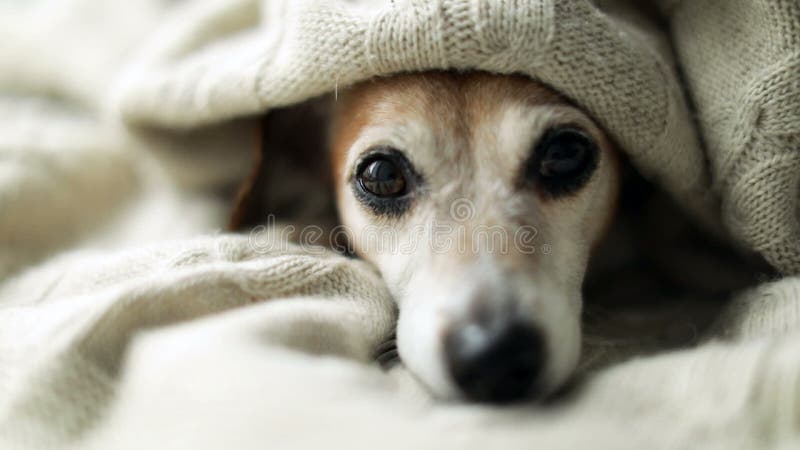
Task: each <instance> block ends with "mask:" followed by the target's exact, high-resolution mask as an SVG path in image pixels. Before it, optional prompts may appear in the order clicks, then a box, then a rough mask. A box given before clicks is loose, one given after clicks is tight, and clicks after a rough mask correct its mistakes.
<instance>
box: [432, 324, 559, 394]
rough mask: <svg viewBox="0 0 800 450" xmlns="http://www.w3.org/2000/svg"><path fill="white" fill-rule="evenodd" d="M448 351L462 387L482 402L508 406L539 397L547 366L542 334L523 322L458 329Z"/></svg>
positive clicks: (451, 336) (453, 372)
mask: <svg viewBox="0 0 800 450" xmlns="http://www.w3.org/2000/svg"><path fill="white" fill-rule="evenodd" d="M445 352H446V354H447V360H448V364H449V367H450V373H451V375H452V376H453V379H454V380H455V382H456V384H457V385H458V387H459V388H460V389H461V391H462V392H463V393H464V395H465V396H466V397H467V398H469V399H471V400H475V401H480V402H491V403H508V402H512V401H515V400H522V399H525V398H527V397H529V396H531V395H533V394H535V392H536V388H537V387H538V386H537V385H538V382H539V381H540V380H539V376H540V374H541V372H542V369H543V368H544V365H545V350H544V343H543V339H542V336H541V333H539V331H538V330H537V329H536V328H535V327H534V326H533V325H530V324H527V323H523V322H519V321H509V322H505V323H503V324H502V325H499V326H498V324H494V326H492V327H491V328H487V327H486V326H482V325H479V324H468V325H464V326H460V327H457V328H454V329H453V330H452V332H451V333H449V334H448V336H447V338H446V341H445Z"/></svg>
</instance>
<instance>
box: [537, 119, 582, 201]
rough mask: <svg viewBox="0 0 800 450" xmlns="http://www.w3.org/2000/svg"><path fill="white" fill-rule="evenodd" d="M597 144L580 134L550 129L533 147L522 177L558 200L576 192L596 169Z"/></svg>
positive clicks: (580, 131) (577, 130) (573, 129)
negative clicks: (559, 197) (562, 196)
mask: <svg viewBox="0 0 800 450" xmlns="http://www.w3.org/2000/svg"><path fill="white" fill-rule="evenodd" d="M597 153H598V150H597V145H596V144H595V143H594V141H593V140H592V138H591V137H589V135H588V134H586V133H585V132H584V131H582V130H580V129H578V128H573V127H564V128H554V129H551V130H549V131H547V132H546V133H545V135H544V136H543V137H542V139H541V140H540V141H539V142H538V143H537V144H536V148H535V150H534V154H533V157H532V159H531V161H530V162H529V164H528V166H527V169H526V174H525V178H526V179H528V180H530V181H532V182H534V183H535V184H536V185H537V186H538V187H539V188H541V189H542V190H543V191H544V192H546V193H547V194H549V195H551V196H553V197H558V196H560V195H566V194H570V193H572V192H575V191H577V190H578V189H580V188H581V187H583V185H584V184H585V183H586V182H587V181H588V180H589V178H591V175H592V173H593V172H594V169H595V168H596V167H597V157H598V155H597Z"/></svg>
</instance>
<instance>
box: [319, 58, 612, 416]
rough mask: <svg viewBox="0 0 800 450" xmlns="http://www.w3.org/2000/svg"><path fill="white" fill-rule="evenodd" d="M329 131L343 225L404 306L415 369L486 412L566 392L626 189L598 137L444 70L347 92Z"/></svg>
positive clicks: (521, 90)
mask: <svg viewBox="0 0 800 450" xmlns="http://www.w3.org/2000/svg"><path fill="white" fill-rule="evenodd" d="M328 130H329V133H328V139H327V145H328V147H329V150H330V159H329V162H328V163H327V166H328V170H329V179H330V182H331V183H332V186H333V193H334V196H335V203H336V210H337V212H338V217H339V222H340V223H341V224H342V225H343V226H344V227H345V228H346V229H347V230H348V240H349V241H350V242H349V244H350V245H351V246H352V250H353V251H354V253H355V254H356V255H357V256H358V257H360V258H362V259H364V260H366V261H369V262H370V263H372V264H374V266H375V267H377V269H378V270H379V271H380V273H381V274H382V276H383V278H384V279H385V281H386V283H387V285H388V287H389V290H390V292H391V293H392V295H393V296H394V297H395V299H396V302H397V305H398V309H399V319H398V324H397V350H398V352H399V355H400V359H401V360H402V361H403V363H404V364H405V365H406V367H407V368H408V369H409V370H410V372H411V373H412V374H413V375H414V376H415V377H417V378H418V379H419V380H421V381H422V382H423V384H424V385H426V386H427V387H428V388H429V389H430V390H431V391H432V392H433V393H434V394H435V395H437V396H438V397H441V398H464V399H467V400H471V401H477V402H488V403H507V402H513V401H521V400H526V399H541V398H544V397H546V396H547V395H549V394H551V393H553V392H554V391H556V390H557V389H558V388H559V387H561V386H562V385H563V384H564V383H565V382H566V381H567V380H568V379H569V378H570V376H571V374H572V373H573V372H574V370H575V367H576V365H577V362H578V359H579V356H580V350H581V320H580V319H581V310H582V293H581V286H582V281H583V278H584V274H585V271H586V268H587V263H588V260H589V257H590V255H591V253H592V250H593V248H595V246H596V245H597V244H598V242H599V241H600V240H601V238H602V237H603V235H604V233H605V231H606V230H607V228H608V227H609V224H610V222H611V220H612V217H613V216H614V212H615V208H616V198H617V196H618V192H619V188H620V167H619V158H618V154H617V150H616V149H615V146H614V145H613V143H612V140H611V139H610V138H609V136H607V134H606V133H605V131H604V130H603V129H602V127H601V126H599V125H598V123H597V122H596V121H595V120H594V119H593V118H592V117H591V116H590V115H589V114H587V113H586V112H585V111H583V110H582V109H581V108H580V107H578V106H576V105H575V104H573V103H572V102H570V101H569V100H568V99H566V98H565V97H563V96H561V95H559V94H558V93H557V92H556V91H554V90H553V89H551V88H550V87H548V86H546V85H545V84H543V83H541V82H539V81H536V80H534V79H531V78H528V77H526V76H523V75H499V74H491V73H486V72H446V71H445V72H421V73H406V74H398V75H394V76H388V77H379V78H375V79H371V80H368V81H364V82H360V83H357V84H355V85H353V86H350V87H348V88H345V89H340V90H339V91H338V92H337V94H336V98H335V100H334V101H333V106H332V109H331V111H330V117H329V122H328ZM437 232H438V233H437ZM520 235H524V238H523V239H520Z"/></svg>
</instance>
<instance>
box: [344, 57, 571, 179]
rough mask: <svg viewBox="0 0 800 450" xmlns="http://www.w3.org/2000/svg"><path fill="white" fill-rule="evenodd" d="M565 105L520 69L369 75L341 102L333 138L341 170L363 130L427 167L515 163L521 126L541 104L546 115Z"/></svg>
mask: <svg viewBox="0 0 800 450" xmlns="http://www.w3.org/2000/svg"><path fill="white" fill-rule="evenodd" d="M564 105H566V101H565V100H564V99H563V98H562V97H560V96H559V95H558V94H556V93H555V92H554V91H552V90H550V89H549V88H547V87H545V86H544V85H542V84H541V83H538V82H536V81H533V80H531V79H529V78H526V77H522V76H515V75H505V76H498V75H491V74H486V73H474V74H454V73H446V72H442V73H427V74H408V75H399V76H393V77H389V78H379V79H375V80H371V81H367V82H364V83H361V84H358V85H356V86H354V87H353V88H351V89H349V90H348V92H346V93H345V95H343V96H342V98H341V99H340V101H339V102H337V109H336V111H337V114H335V116H334V117H335V121H334V125H333V131H334V132H333V133H332V137H333V142H332V143H331V145H332V148H333V153H334V157H333V159H334V161H335V165H336V171H337V172H338V173H342V172H343V171H344V170H345V167H344V166H345V164H346V161H348V156H350V157H351V158H349V159H352V156H353V155H348V150H349V149H350V148H351V147H353V144H354V143H355V142H357V141H358V140H359V139H360V138H361V139H364V140H370V139H373V140H376V141H380V140H382V139H383V140H389V141H391V143H393V144H395V145H399V146H401V147H403V148H400V150H402V151H404V152H405V153H406V154H407V155H408V156H409V157H410V158H411V159H412V161H413V162H414V163H415V164H417V165H418V166H419V168H420V170H422V171H426V172H434V173H442V174H446V173H447V172H449V170H448V169H452V170H459V171H465V170H466V171H469V169H471V168H472V169H479V168H481V167H494V168H496V169H511V166H513V165H515V164H516V162H515V158H509V153H512V154H513V153H515V152H517V153H518V152H519V151H522V150H521V149H519V148H518V147H519V146H520V145H522V144H521V142H523V141H526V140H529V139H528V138H529V132H530V131H531V130H528V129H518V128H517V127H525V126H526V125H531V123H530V121H531V120H535V119H536V115H537V114H535V112H539V113H541V115H546V114H547V113H548V112H549V110H550V109H551V108H544V107H545V106H548V107H549V106H552V107H557V106H564ZM532 112H534V113H533V114H532ZM528 128H530V127H528ZM376 143H378V142H376ZM382 143H384V144H386V143H389V142H382ZM493 159H497V162H498V163H499V165H498V164H491V163H492V160H493ZM487 163H489V164H487ZM503 166H509V167H503Z"/></svg>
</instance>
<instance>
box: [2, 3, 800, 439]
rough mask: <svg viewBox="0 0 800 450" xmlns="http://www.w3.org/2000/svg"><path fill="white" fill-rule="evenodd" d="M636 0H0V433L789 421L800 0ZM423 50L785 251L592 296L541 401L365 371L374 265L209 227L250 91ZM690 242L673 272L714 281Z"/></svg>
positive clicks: (38, 435) (743, 240)
mask: <svg viewBox="0 0 800 450" xmlns="http://www.w3.org/2000/svg"><path fill="white" fill-rule="evenodd" d="M643 3H644V2H624V1H619V0H618V1H599V0H598V1H593V2H590V1H587V0H563V1H561V0H559V1H555V0H496V1H494V0H492V1H468V0H438V1H422V0H396V1H382V0H359V1H345V0H336V1H322V0H291V1H290V0H262V1H256V0H231V1H227V2H218V1H214V0H208V1H205V0H184V1H183V2H173V1H168V0H138V1H136V2H125V1H122V0H52V1H49V2H10V3H9V2H4V3H0V42H1V43H2V44H0V119H2V120H0V448H3V449H5V448H9V449H17V448H20V449H28V448H43V449H50V448H80V449H84V448H88V449H95V448H96V449H109V448H122V449H124V448H131V449H133V448H136V449H138V448H176V449H216V448H242V449H247V448H253V449H256V448H265V447H267V448H312V447H314V448H316V447H320V446H335V447H341V448H398V449H399V448H403V449H405V448H416V447H419V448H454V449H455V448H458V449H461V448H476V449H477V448H481V449H485V448H511V449H513V448H532V447H542V448H582V447H589V446H591V447H593V448H599V449H604V448H609V449H624V448H632V449H633V448H635V449H641V448H665V449H667V448H719V449H726V450H727V449H734V448H743V449H744V448H794V447H795V446H797V445H800V429H799V426H798V424H800V352H798V351H797V349H798V348H800V278H798V277H797V275H798V272H800V225H798V209H799V208H798V204H797V202H798V180H800V153H798V152H797V151H796V150H797V147H798V146H799V145H800V128H798V127H799V126H800V76H798V75H797V74H798V73H800V7H798V6H797V5H798V4H797V2H795V1H794V0H692V1H688V0H687V1H675V0H663V1H653V5H652V8H651V7H647V8H639V7H640V6H642V4H643ZM431 69H479V70H487V71H492V72H499V73H524V74H528V75H530V76H532V77H535V78H537V79H539V80H542V81H543V82H545V83H547V84H549V85H551V86H552V87H554V88H555V89H557V90H558V91H560V92H562V93H563V94H564V95H566V96H568V97H569V98H570V99H572V100H573V101H574V102H575V103H576V104H578V105H580V106H581V107H583V108H584V109H585V110H587V111H588V112H590V113H591V114H592V115H593V116H594V117H595V118H596V119H597V120H598V122H599V123H601V124H602V125H603V126H604V127H605V128H606V129H607V130H608V132H609V133H610V134H611V135H612V136H613V138H614V140H615V141H616V142H617V143H618V144H619V146H620V148H622V149H623V150H624V151H625V152H626V153H627V155H628V157H629V159H630V160H631V162H632V163H633V165H634V166H635V167H636V169H638V170H639V171H640V172H641V173H642V174H643V175H644V176H645V177H646V178H648V179H649V180H651V181H652V182H653V183H655V184H657V185H659V186H661V188H663V189H664V190H665V191H666V192H667V193H668V194H669V195H670V196H671V198H672V199H673V200H674V201H676V202H677V203H678V204H679V205H680V206H681V208H682V209H683V211H684V212H685V213H686V214H688V215H689V216H690V217H692V219H693V220H694V221H696V222H697V223H699V224H700V226H701V227H702V229H703V232H704V233H706V235H707V236H709V237H710V238H713V239H714V240H715V241H719V242H724V243H725V245H727V246H729V247H732V248H735V249H737V250H736V251H745V252H748V251H752V252H755V253H758V254H759V255H761V256H762V257H763V258H764V259H765V260H766V261H767V262H768V263H769V264H771V265H772V267H773V268H774V270H775V272H774V273H775V274H780V275H775V276H774V277H773V278H770V279H763V280H761V284H760V285H752V286H749V287H746V288H743V289H739V290H737V291H736V292H732V293H728V292H725V293H723V294H720V293H709V292H711V291H712V290H710V289H705V290H704V289H700V288H698V290H697V292H694V293H690V295H688V296H685V295H682V296H681V297H680V298H678V297H674V298H669V299H668V301H667V302H663V301H660V302H658V304H656V303H655V302H654V301H653V300H654V299H655V298H656V297H658V298H662V297H670V296H671V295H673V294H672V292H671V291H670V292H666V291H663V290H661V291H659V289H658V287H656V288H655V289H652V290H650V291H648V292H649V294H647V295H645V296H644V297H643V298H642V299H641V302H640V305H638V306H637V307H638V308H639V309H637V311H639V312H641V311H646V317H658V321H659V323H660V324H662V325H660V326H659V327H655V326H651V325H650V324H651V322H646V321H644V322H643V320H642V317H643V316H641V315H637V316H636V317H635V318H633V319H632V318H631V317H630V315H628V313H629V310H623V309H614V308H610V309H608V310H605V311H603V314H601V315H593V316H591V317H588V316H587V322H592V323H595V324H596V323H597V322H601V325H604V326H601V327H599V328H600V329H599V330H590V331H593V333H590V334H589V335H588V336H587V338H586V345H585V347H586V350H585V353H586V354H585V356H584V359H585V360H584V363H583V365H582V367H583V369H582V372H581V373H582V376H581V378H579V380H578V383H577V384H576V386H574V387H573V388H572V389H571V390H569V391H567V392H566V393H565V394H564V395H563V396H561V397H560V398H557V399H554V400H553V401H552V402H551V403H550V404H545V405H518V406H514V407H508V408H490V407H485V406H480V405H468V404H459V403H441V402H438V401H436V400H434V399H431V398H430V397H429V396H428V394H427V393H426V391H425V390H424V389H423V388H422V387H421V386H420V385H419V384H418V383H417V381H416V380H415V379H414V377H413V376H412V375H411V374H408V373H407V372H406V371H405V369H404V368H403V367H402V366H397V367H395V368H393V369H391V370H389V371H383V370H382V369H381V368H379V367H378V366H377V364H375V363H374V359H375V355H374V352H375V349H376V347H378V346H379V345H380V344H381V342H383V341H384V340H385V339H387V338H388V337H389V336H390V335H391V333H392V331H393V327H394V320H395V318H396V314H397V312H396V310H395V306H394V304H393V302H392V299H391V296H390V295H389V293H388V291H387V290H386V288H385V286H384V285H383V283H382V281H381V279H380V276H379V275H378V274H377V272H376V271H375V269H374V268H372V267H370V266H369V265H367V264H365V263H363V262H360V261H358V260H354V259H350V258H346V257H343V256H340V255H337V254H334V253H332V252H330V251H327V250H324V249H321V248H316V247H314V248H310V247H308V246H298V245H293V244H289V243H287V242H284V241H283V240H281V239H279V236H280V232H279V231H280V230H279V228H278V227H279V226H278V225H274V228H269V229H266V228H260V229H257V230H253V231H252V232H250V233H242V234H229V233H224V232H221V230H222V229H223V228H224V224H225V222H226V220H227V216H228V215H229V213H230V206H231V196H230V190H231V189H232V187H233V186H235V185H236V184H238V183H239V182H240V181H241V180H242V179H243V178H244V177H245V175H246V173H247V172H248V170H249V168H250V166H251V164H252V161H251V159H250V154H251V152H252V150H253V148H255V147H256V145H257V143H256V137H257V132H256V129H257V127H258V119H257V116H259V115H261V114H263V113H264V112H265V111H268V110H275V109H276V108H281V107H286V106H291V105H294V104H297V103H299V102H303V101H305V100H308V99H311V98H313V97H316V96H318V95H323V94H332V95H335V92H336V91H337V89H338V88H339V86H345V85H348V84H350V83H352V82H355V81H359V80H363V79H366V78H369V77H372V76H377V75H388V74H392V73H397V72H401V71H414V70H431ZM690 111H692V112H694V113H691V112H690ZM276 164H277V163H276ZM279 181H280V180H279ZM285 183H286V184H287V185H288V184H289V183H288V181H286V182H285ZM287 189H288V187H287ZM265 213H266V212H265ZM668 216H669V215H668ZM670 219H671V217H670ZM668 226H671V225H668ZM692 248H694V247H692ZM701 256H702V255H699V254H697V253H696V252H692V251H688V252H684V253H682V254H681V255H680V258H679V261H678V269H679V270H678V274H677V276H678V277H683V278H692V277H695V278H697V277H698V274H702V276H701V277H700V279H699V282H698V283H696V284H697V285H698V286H700V287H706V288H708V285H710V284H712V282H711V281H710V280H711V278H710V277H709V278H706V277H705V274H706V273H707V272H706V271H705V270H707V269H709V268H713V269H717V268H718V267H716V266H717V265H718V264H716V263H714V264H704V265H705V266H715V267H698V266H699V265H701V264H698V262H697V261H706V260H703V259H702V257H701ZM719 265H720V266H721V265H723V264H719ZM723 275H726V276H727V277H728V278H737V275H736V273H735V272H726V273H725V274H723ZM615 276H617V278H615V279H614V282H613V284H614V285H615V286H622V285H624V286H629V285H634V284H636V283H637V281H638V279H637V278H636V277H635V276H634V277H633V278H631V277H629V276H628V275H626V274H625V273H622V274H619V273H617V274H615ZM704 285H705V286H704ZM723 297H724V298H723ZM664 305H666V306H664ZM700 316H704V317H705V318H706V319H708V320H706V321H705V322H706V323H711V325H709V326H705V325H703V327H702V328H698V327H699V325H696V324H698V323H700V322H701V321H700V320H699V319H698V318H699V317H700ZM653 323H654V322H653ZM664 323H666V326H663V324H664ZM634 325H635V326H634ZM590 328H591V327H590ZM623 329H624V330H627V331H628V333H627V335H626V336H625V339H621V338H620V332H621V330H623ZM594 331H596V333H594ZM657 333H665V334H667V335H668V334H671V333H672V334H674V333H680V334H681V335H682V336H681V337H680V339H677V341H680V345H674V341H676V339H671V340H670V339H661V335H659V338H658V339H654V334H657ZM687 336H688V337H687ZM667 341H670V342H671V343H669V344H668V343H667ZM643 344H646V345H643ZM645 347H646V348H645Z"/></svg>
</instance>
